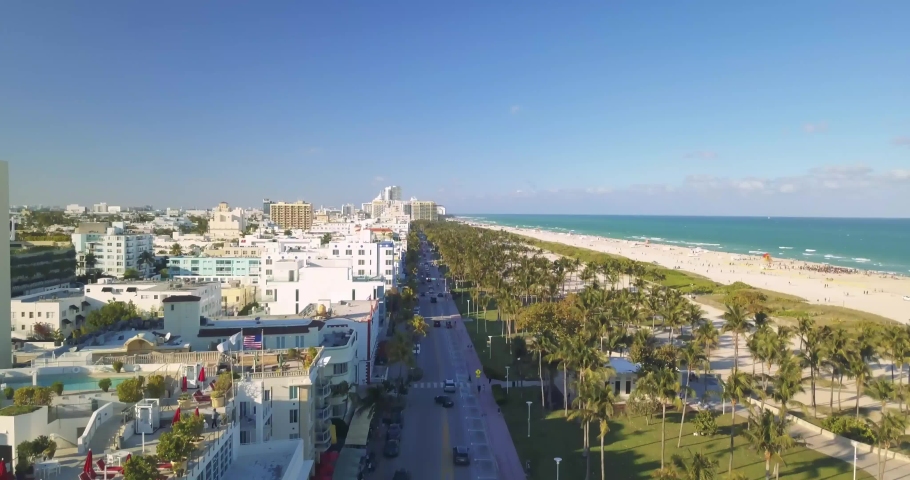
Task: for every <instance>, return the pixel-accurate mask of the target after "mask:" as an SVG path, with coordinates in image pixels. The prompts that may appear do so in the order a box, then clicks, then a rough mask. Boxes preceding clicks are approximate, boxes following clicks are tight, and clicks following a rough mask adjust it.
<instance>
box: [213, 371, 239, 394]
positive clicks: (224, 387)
mask: <svg viewBox="0 0 910 480" xmlns="http://www.w3.org/2000/svg"><path fill="white" fill-rule="evenodd" d="M233 381H234V380H233V375H231V373H230V372H224V373H220V374H218V378H217V379H216V380H215V386H214V388H213V390H215V391H216V392H221V393H224V392H227V391H228V390H230V389H231V385H232V384H233Z"/></svg>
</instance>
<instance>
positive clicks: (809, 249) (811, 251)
mask: <svg viewBox="0 0 910 480" xmlns="http://www.w3.org/2000/svg"><path fill="white" fill-rule="evenodd" d="M806 251H807V252H809V253H815V250H812V249H811V248H807V249H806Z"/></svg>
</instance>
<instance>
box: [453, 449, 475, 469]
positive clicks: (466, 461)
mask: <svg viewBox="0 0 910 480" xmlns="http://www.w3.org/2000/svg"><path fill="white" fill-rule="evenodd" d="M452 462H453V463H454V464H455V465H470V464H471V455H470V451H469V450H468V447H452Z"/></svg>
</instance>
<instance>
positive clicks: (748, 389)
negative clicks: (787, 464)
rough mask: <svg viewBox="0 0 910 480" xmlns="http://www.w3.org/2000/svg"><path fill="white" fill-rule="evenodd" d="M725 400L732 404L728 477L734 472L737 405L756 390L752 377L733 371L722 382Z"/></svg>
mask: <svg viewBox="0 0 910 480" xmlns="http://www.w3.org/2000/svg"><path fill="white" fill-rule="evenodd" d="M722 386H723V389H724V390H723V396H724V399H726V400H728V401H729V402H730V406H731V408H730V419H731V425H730V464H729V466H728V467H727V475H728V476H729V475H730V474H731V473H732V472H733V437H734V436H735V434H736V404H737V403H742V402H743V400H745V399H746V398H747V397H748V396H749V395H750V394H752V390H753V388H754V385H753V381H752V377H750V376H749V375H748V374H746V373H744V372H740V371H739V370H733V372H732V373H730V376H729V377H727V381H726V382H722Z"/></svg>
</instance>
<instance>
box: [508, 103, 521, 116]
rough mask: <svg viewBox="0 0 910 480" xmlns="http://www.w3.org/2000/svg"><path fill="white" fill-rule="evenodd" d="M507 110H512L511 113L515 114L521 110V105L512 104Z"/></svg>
mask: <svg viewBox="0 0 910 480" xmlns="http://www.w3.org/2000/svg"><path fill="white" fill-rule="evenodd" d="M509 111H510V112H512V115H517V114H518V112H520V111H521V105H512V108H510V109H509Z"/></svg>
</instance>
